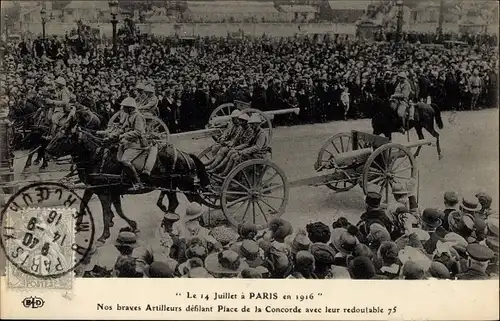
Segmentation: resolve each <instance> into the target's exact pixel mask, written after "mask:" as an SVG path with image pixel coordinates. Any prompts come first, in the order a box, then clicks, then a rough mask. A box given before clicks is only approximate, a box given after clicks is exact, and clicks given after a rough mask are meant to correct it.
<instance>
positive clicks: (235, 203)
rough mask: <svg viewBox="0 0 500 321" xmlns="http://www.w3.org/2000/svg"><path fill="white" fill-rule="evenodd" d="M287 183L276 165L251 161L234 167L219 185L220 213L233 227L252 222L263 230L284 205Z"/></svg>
mask: <svg viewBox="0 0 500 321" xmlns="http://www.w3.org/2000/svg"><path fill="white" fill-rule="evenodd" d="M289 189H290V186H289V183H288V179H287V178H286V175H285V173H284V172H283V170H281V169H280V168H279V167H278V165H276V164H274V163H273V162H271V161H268V160H265V159H254V160H249V161H246V162H243V163H241V164H239V165H238V166H236V167H235V168H234V169H233V170H232V171H231V172H230V173H229V175H228V176H227V177H226V179H225V180H224V183H223V184H222V193H221V201H220V202H221V206H222V212H223V213H224V215H225V216H226V218H227V219H228V220H229V222H231V224H233V225H234V226H238V225H239V224H241V223H243V222H248V221H250V222H252V223H254V224H255V225H257V228H258V229H262V228H265V227H266V226H267V224H268V222H269V221H270V219H272V218H275V217H279V216H281V215H282V214H283V213H284V212H285V209H286V205H287V203H288V194H289Z"/></svg>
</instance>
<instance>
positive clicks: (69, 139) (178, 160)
mask: <svg viewBox="0 0 500 321" xmlns="http://www.w3.org/2000/svg"><path fill="white" fill-rule="evenodd" d="M108 147H109V146H108ZM116 149H117V148H113V147H110V148H108V149H107V148H106V144H105V139H102V138H99V137H96V136H95V135H93V134H92V133H91V132H89V131H86V130H83V129H81V128H79V127H78V126H75V127H73V128H72V129H71V130H69V131H68V130H67V131H65V132H61V133H58V134H57V135H56V136H55V137H54V138H53V139H52V140H51V142H50V143H49V145H48V146H47V153H48V155H50V157H62V156H66V155H71V157H72V160H73V162H74V163H75V164H76V166H77V173H78V176H79V178H80V180H81V181H82V182H83V183H84V184H85V185H87V188H86V189H85V190H84V193H83V196H82V200H83V202H82V205H81V206H82V208H83V207H84V206H85V205H86V204H88V202H89V201H90V199H91V197H92V195H94V194H95V195H97V197H98V198H99V200H100V201H101V207H102V213H103V222H104V228H103V232H102V235H101V236H100V237H99V239H98V242H99V243H101V244H104V243H105V241H106V240H107V239H108V238H109V237H110V227H112V226H113V225H114V223H113V221H112V219H113V217H114V214H113V211H112V209H111V206H112V205H113V206H114V208H115V211H116V213H117V214H118V216H119V217H121V218H122V219H123V220H125V221H126V222H127V224H128V225H129V227H130V229H131V230H132V231H134V232H138V229H137V222H136V221H134V220H131V219H130V218H128V217H127V216H126V215H125V213H124V212H123V208H122V204H121V198H120V196H122V195H127V194H145V193H149V192H151V191H153V190H155V189H160V190H162V193H161V195H160V198H159V200H158V202H157V205H158V207H159V208H160V209H161V210H162V211H163V212H165V213H175V210H176V208H177V207H178V205H179V202H178V200H177V194H176V191H177V189H179V190H180V191H183V192H185V193H186V194H185V195H186V197H187V199H188V200H189V201H190V202H193V201H196V202H199V203H201V202H202V198H201V196H200V195H199V193H198V189H199V188H200V187H204V186H208V185H209V184H210V179H209V177H208V174H207V172H206V171H205V166H204V165H203V163H202V162H201V160H199V159H198V157H196V156H194V155H192V154H187V153H184V152H182V151H179V150H177V149H175V147H173V145H171V144H169V143H163V144H160V145H159V147H158V155H157V161H156V163H155V165H154V167H153V170H152V172H151V175H150V176H149V177H148V178H144V177H142V181H143V182H144V183H145V184H146V186H147V187H146V188H144V189H141V190H139V191H133V192H132V191H130V190H129V188H130V187H131V186H132V184H131V182H130V181H129V180H128V178H126V177H124V176H123V175H122V170H123V168H122V164H121V163H119V162H118V160H117V158H116ZM195 176H197V177H198V179H199V185H198V184H196V182H195V179H194V177H195ZM165 195H166V196H167V197H168V203H169V204H168V208H166V207H165V206H164V205H163V204H162V200H163V197H164V196H165ZM76 223H77V224H79V223H80V222H78V220H77V222H76Z"/></svg>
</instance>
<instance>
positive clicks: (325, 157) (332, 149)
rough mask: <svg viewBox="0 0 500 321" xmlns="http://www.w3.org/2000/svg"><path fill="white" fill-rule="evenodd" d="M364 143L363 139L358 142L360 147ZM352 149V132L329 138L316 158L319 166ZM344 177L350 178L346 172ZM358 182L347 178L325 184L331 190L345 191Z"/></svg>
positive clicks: (359, 147)
mask: <svg viewBox="0 0 500 321" xmlns="http://www.w3.org/2000/svg"><path fill="white" fill-rule="evenodd" d="M364 147H365V146H364V144H363V142H362V141H361V140H359V142H358V149H361V148H364ZM349 151H352V135H351V133H339V134H335V135H333V136H331V137H330V138H328V140H327V141H326V142H325V143H324V144H323V146H322V147H321V149H320V150H319V152H318V158H317V160H316V165H315V167H316V166H317V168H319V167H320V166H322V165H325V164H327V163H329V162H330V161H331V160H332V159H334V158H335V157H336V156H337V155H339V154H342V153H346V152H349ZM343 176H344V177H343V178H342V179H348V178H349V177H347V176H346V175H345V174H343ZM357 184H358V182H357V180H356V179H353V180H350V181H348V180H345V181H339V182H336V183H329V184H325V186H326V187H328V188H329V189H331V190H334V191H335V192H345V191H348V190H350V189H352V188H353V187H354V186H356V185H357Z"/></svg>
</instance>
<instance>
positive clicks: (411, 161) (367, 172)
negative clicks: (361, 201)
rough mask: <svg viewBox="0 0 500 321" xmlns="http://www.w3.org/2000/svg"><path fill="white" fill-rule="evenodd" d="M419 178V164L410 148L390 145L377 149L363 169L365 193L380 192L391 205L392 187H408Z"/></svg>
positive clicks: (394, 144)
mask: <svg viewBox="0 0 500 321" xmlns="http://www.w3.org/2000/svg"><path fill="white" fill-rule="evenodd" d="M416 177H417V162H416V161H415V157H413V154H412V153H411V151H410V150H408V148H406V147H404V146H403V145H400V144H396V143H389V144H385V145H382V146H380V147H379V148H377V149H376V150H375V151H374V152H373V153H372V154H371V155H370V157H369V158H368V159H367V161H366V163H365V167H364V169H363V186H362V187H363V191H364V192H365V194H366V193H367V192H368V191H369V190H372V188H373V189H374V190H376V191H378V192H379V193H380V194H381V195H382V197H383V199H384V198H385V203H387V204H388V203H389V195H390V194H391V190H392V185H393V184H394V183H401V184H402V185H403V186H406V185H407V183H408V182H409V181H410V180H415V179H416Z"/></svg>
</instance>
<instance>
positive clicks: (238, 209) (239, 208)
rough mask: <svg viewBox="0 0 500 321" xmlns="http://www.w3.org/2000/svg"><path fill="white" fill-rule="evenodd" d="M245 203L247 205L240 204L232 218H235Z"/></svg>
mask: <svg viewBox="0 0 500 321" xmlns="http://www.w3.org/2000/svg"><path fill="white" fill-rule="evenodd" d="M245 203H247V202H242V203H241V204H240V206H238V208H237V209H236V211H234V212H233V216H234V217H237V214H238V212H239V211H240V210H241V208H242V207H243V205H245Z"/></svg>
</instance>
